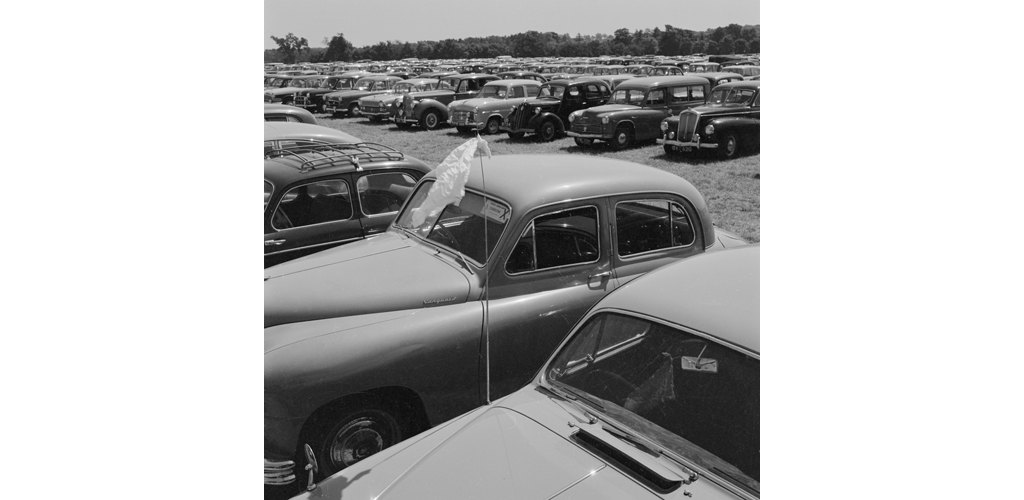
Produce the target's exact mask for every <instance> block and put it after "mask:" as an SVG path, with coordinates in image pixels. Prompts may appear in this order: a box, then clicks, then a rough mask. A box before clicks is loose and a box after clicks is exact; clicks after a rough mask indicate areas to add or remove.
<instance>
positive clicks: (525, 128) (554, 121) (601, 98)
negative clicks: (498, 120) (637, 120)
mask: <svg viewBox="0 0 1024 500" xmlns="http://www.w3.org/2000/svg"><path fill="white" fill-rule="evenodd" d="M539 92H540V94H539V95H538V96H537V98H536V99H527V100H526V101H525V102H523V103H522V104H520V105H518V106H516V107H515V108H514V109H513V110H512V112H511V113H509V115H508V117H507V118H506V120H505V121H504V122H503V123H502V125H501V130H504V131H505V132H508V136H509V137H510V138H513V139H519V138H522V137H523V136H524V135H526V134H537V137H538V138H539V139H540V140H542V141H545V142H546V141H551V140H554V139H555V138H556V137H558V136H560V135H563V134H565V129H566V126H567V124H568V122H569V114H570V113H572V112H573V111H576V110H580V109H586V108H592V107H594V106H600V105H602V104H604V103H605V102H607V101H608V98H609V97H610V96H611V94H612V92H611V87H610V86H609V85H608V84H607V83H605V82H604V81H603V80H599V79H597V78H579V79H576V80H552V81H550V82H547V83H545V84H544V85H541V87H540V91H539Z"/></svg>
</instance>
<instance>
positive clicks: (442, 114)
mask: <svg viewBox="0 0 1024 500" xmlns="http://www.w3.org/2000/svg"><path fill="white" fill-rule="evenodd" d="M498 79H499V78H498V76H497V75H486V74H483V73H465V74H459V75H452V76H447V77H443V78H440V80H441V81H440V82H439V83H438V85H437V89H435V90H428V91H425V92H410V93H408V94H405V95H403V96H402V99H401V101H400V103H401V105H400V106H398V109H397V110H396V111H395V115H394V116H393V117H392V118H393V119H394V120H395V125H397V126H398V128H408V127H411V126H413V125H415V124H419V125H420V126H421V127H423V128H424V129H426V130H435V129H437V128H439V127H441V125H443V124H444V123H445V122H447V121H448V105H449V104H451V103H453V102H455V101H462V100H465V99H472V98H473V97H476V95H477V94H479V93H480V89H481V88H482V87H483V86H484V85H486V84H487V82H492V81H495V80H498Z"/></svg>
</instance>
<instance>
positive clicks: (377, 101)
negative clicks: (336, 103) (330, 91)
mask: <svg viewBox="0 0 1024 500" xmlns="http://www.w3.org/2000/svg"><path fill="white" fill-rule="evenodd" d="M439 81H440V80H438V79H436V78H413V79H410V80H404V81H401V82H398V83H396V84H395V86H394V88H392V89H391V90H389V91H387V92H385V93H383V94H377V95H371V96H366V97H364V98H362V99H360V100H359V113H360V114H362V115H363V116H365V117H367V118H369V119H370V121H376V122H379V121H383V120H386V119H388V118H390V117H391V116H392V115H393V114H397V113H398V103H399V100H400V99H401V98H402V96H403V95H405V94H408V93H409V92H427V91H429V90H434V89H436V88H437V84H438V82H439Z"/></svg>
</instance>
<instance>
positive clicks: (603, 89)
mask: <svg viewBox="0 0 1024 500" xmlns="http://www.w3.org/2000/svg"><path fill="white" fill-rule="evenodd" d="M610 95H612V91H611V90H609V89H608V87H606V86H604V85H601V97H605V98H607V97H608V96H610Z"/></svg>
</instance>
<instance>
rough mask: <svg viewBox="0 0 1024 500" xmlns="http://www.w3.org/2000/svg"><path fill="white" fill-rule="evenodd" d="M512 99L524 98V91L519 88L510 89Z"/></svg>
mask: <svg viewBox="0 0 1024 500" xmlns="http://www.w3.org/2000/svg"><path fill="white" fill-rule="evenodd" d="M512 97H526V89H524V88H522V87H519V86H515V87H512Z"/></svg>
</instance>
